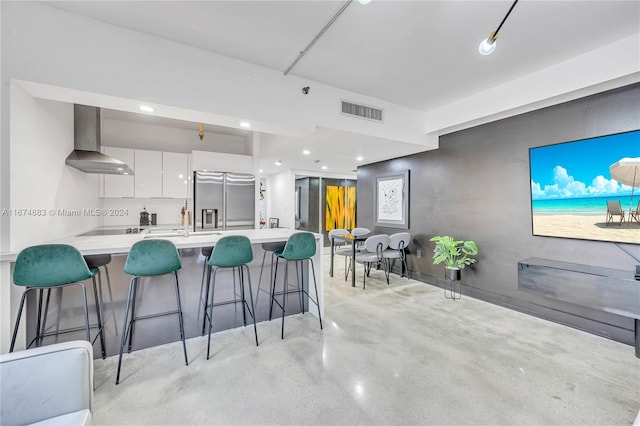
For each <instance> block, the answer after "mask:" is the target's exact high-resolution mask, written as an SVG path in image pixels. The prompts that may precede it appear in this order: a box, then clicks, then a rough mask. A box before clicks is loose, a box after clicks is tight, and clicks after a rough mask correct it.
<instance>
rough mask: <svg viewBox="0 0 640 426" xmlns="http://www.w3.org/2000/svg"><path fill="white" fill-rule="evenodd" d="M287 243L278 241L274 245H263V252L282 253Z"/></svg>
mask: <svg viewBox="0 0 640 426" xmlns="http://www.w3.org/2000/svg"><path fill="white" fill-rule="evenodd" d="M285 244H286V241H276V242H273V243H262V244H261V246H262V250H264V251H282V250H283V249H284V245H285Z"/></svg>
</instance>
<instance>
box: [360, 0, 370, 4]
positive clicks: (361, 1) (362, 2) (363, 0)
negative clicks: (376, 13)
mask: <svg viewBox="0 0 640 426" xmlns="http://www.w3.org/2000/svg"><path fill="white" fill-rule="evenodd" d="M358 3H360V4H369V3H371V0H358Z"/></svg>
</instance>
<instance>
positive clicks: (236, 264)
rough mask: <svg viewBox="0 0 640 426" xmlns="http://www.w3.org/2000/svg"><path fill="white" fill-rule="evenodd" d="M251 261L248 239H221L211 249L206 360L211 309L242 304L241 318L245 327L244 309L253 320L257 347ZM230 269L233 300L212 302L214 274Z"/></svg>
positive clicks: (211, 317)
mask: <svg viewBox="0 0 640 426" xmlns="http://www.w3.org/2000/svg"><path fill="white" fill-rule="evenodd" d="M252 260H253V249H252V248H251V241H250V240H249V238H247V237H244V236H240V235H231V236H228V237H223V238H221V239H220V240H218V242H217V243H216V245H215V246H214V248H213V253H211V256H210V257H209V259H208V260H207V264H208V265H209V273H208V274H207V276H208V280H207V301H208V297H209V287H211V300H210V302H207V303H208V304H207V305H206V306H205V320H208V321H209V337H208V341H207V359H209V357H210V356H209V355H210V350H211V330H212V329H213V307H214V306H221V305H228V304H232V303H233V304H234V305H235V304H237V303H242V306H243V309H242V318H243V321H244V326H245V327H246V326H247V316H246V311H245V309H244V308H245V307H246V309H247V310H248V311H249V315H251V318H253V332H254V334H255V337H256V346H258V328H257V326H256V315H255V305H254V304H253V290H252V289H251V273H250V271H249V266H247V264H248V263H249V262H251V261H252ZM223 268H232V272H233V274H234V298H233V299H231V300H225V301H220V302H215V301H214V295H215V288H216V273H217V271H218V269H223ZM245 270H246V276H247V281H248V283H249V302H250V304H248V303H247V300H246V297H245V291H244V277H245ZM236 271H237V273H238V277H239V282H240V298H238V297H237V294H236V291H235V273H236ZM206 308H209V312H208V313H207V312H206Z"/></svg>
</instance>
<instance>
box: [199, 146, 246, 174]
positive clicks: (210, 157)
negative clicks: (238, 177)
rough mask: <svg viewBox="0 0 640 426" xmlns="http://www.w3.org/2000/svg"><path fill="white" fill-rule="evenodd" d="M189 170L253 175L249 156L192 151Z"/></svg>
mask: <svg viewBox="0 0 640 426" xmlns="http://www.w3.org/2000/svg"><path fill="white" fill-rule="evenodd" d="M191 169H192V170H193V171H197V170H208V171H215V172H236V173H249V174H253V158H252V157H251V156H250V155H235V154H224V153H221V152H205V151H193V152H192V153H191Z"/></svg>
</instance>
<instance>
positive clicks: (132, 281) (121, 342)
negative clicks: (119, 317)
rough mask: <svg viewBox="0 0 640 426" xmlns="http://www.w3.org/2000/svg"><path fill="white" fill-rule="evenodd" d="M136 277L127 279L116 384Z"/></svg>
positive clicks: (129, 324) (128, 325)
mask: <svg viewBox="0 0 640 426" xmlns="http://www.w3.org/2000/svg"><path fill="white" fill-rule="evenodd" d="M136 279H137V277H133V278H131V281H129V292H128V295H127V305H126V307H125V311H124V324H123V325H122V339H121V340H120V355H119V356H118V371H117V373H116V385H117V384H119V383H120V369H121V368H122V352H123V350H124V345H126V344H127V335H128V334H129V329H130V327H131V322H130V321H129V307H130V306H131V295H132V294H133V283H134V281H135V280H136Z"/></svg>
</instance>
